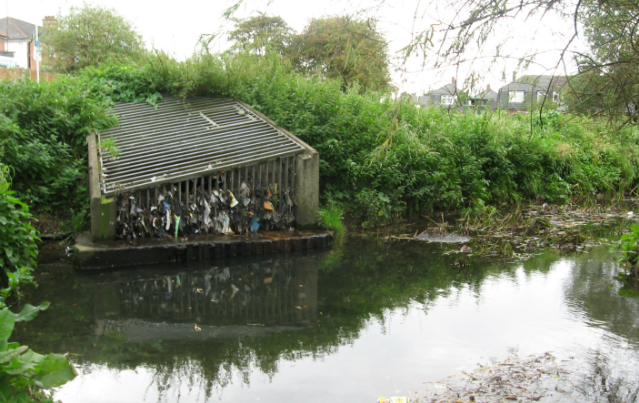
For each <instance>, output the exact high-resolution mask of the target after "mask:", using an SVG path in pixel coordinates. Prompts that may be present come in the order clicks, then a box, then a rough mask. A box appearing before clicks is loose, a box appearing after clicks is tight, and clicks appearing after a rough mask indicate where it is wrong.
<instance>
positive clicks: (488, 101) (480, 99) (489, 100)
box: [469, 84, 499, 110]
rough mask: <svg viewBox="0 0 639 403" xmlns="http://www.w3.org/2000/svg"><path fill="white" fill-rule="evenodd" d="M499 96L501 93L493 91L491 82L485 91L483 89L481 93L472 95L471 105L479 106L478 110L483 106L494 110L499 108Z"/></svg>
mask: <svg viewBox="0 0 639 403" xmlns="http://www.w3.org/2000/svg"><path fill="white" fill-rule="evenodd" d="M498 97H499V95H498V94H497V92H496V91H493V90H492V89H491V88H490V84H488V85H487V86H486V89H485V90H484V91H481V92H480V93H478V94H476V95H474V96H471V97H470V99H469V106H474V107H476V108H478V110H479V109H481V108H482V107H483V109H486V108H489V109H492V110H494V109H496V108H497V99H498Z"/></svg>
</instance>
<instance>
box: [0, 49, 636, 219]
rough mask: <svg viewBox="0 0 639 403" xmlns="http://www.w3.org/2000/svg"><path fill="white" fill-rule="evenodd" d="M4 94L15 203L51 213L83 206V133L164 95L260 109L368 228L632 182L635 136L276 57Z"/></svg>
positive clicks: (162, 63) (590, 194)
mask: <svg viewBox="0 0 639 403" xmlns="http://www.w3.org/2000/svg"><path fill="white" fill-rule="evenodd" d="M0 87H1V88H0V90H1V91H0V97H2V98H3V99H4V100H7V102H2V105H3V106H2V109H1V110H0V113H1V115H2V117H1V119H2V120H0V122H2V141H3V144H5V149H6V151H5V154H4V156H3V157H2V161H3V162H4V163H6V164H9V165H11V166H13V169H14V170H15V172H16V174H15V179H14V186H15V189H16V190H17V191H18V192H19V195H20V196H21V197H23V198H24V199H26V200H28V201H29V202H30V203H33V204H34V205H35V206H36V207H37V208H43V209H53V208H54V207H55V206H58V205H65V206H67V205H69V204H71V205H72V207H75V205H83V204H86V196H85V194H86V193H85V190H84V189H85V188H84V186H85V184H84V181H85V179H84V172H85V171H84V169H85V168H84V167H85V164H86V162H85V157H86V150H85V141H86V140H85V136H86V134H88V133H90V132H91V131H94V130H101V129H103V128H106V127H108V126H109V125H112V124H113V123H114V119H113V118H111V117H110V116H109V113H108V106H109V105H110V103H111V102H112V101H130V102H145V101H146V102H148V103H150V104H155V102H156V101H157V100H158V99H160V98H161V97H162V96H161V95H160V94H173V95H176V96H182V97H188V96H213V97H231V98H237V99H241V100H242V101H245V102H247V103H248V104H250V105H252V106H253V107H254V108H256V109H257V110H259V111H261V112H263V113H264V114H266V115H267V116H269V117H270V118H271V119H273V120H275V121H276V122H277V123H278V124H279V125H281V126H283V127H285V128H286V129H288V130H290V131H291V132H293V133H295V134H296V135H298V136H299V137H301V138H302V139H303V140H304V141H306V142H307V143H309V144H310V145H312V146H313V147H315V148H316V149H317V150H318V151H319V153H320V156H321V162H320V175H321V189H322V197H323V200H324V201H330V200H333V201H335V202H337V203H342V204H343V205H344V206H345V209H346V213H348V214H349V215H351V216H353V217H354V218H356V219H358V220H359V221H360V222H362V223H364V225H365V226H376V225H381V224H385V223H388V222H390V221H392V220H393V219H394V218H397V217H403V216H413V215H415V214H422V213H430V212H433V211H437V210H459V209H461V208H464V207H473V206H480V207H481V206H484V205H487V204H493V205H494V204H502V203H513V204H518V203H520V202H521V201H522V200H527V199H532V200H538V201H548V202H553V203H565V202H567V201H569V200H571V198H574V197H582V198H587V199H592V198H594V196H595V195H596V194H600V193H605V194H609V195H621V194H623V193H624V192H631V191H633V189H634V187H635V186H636V184H637V183H636V179H637V167H638V164H637V162H638V155H639V133H638V132H637V130H636V129H635V128H632V127H624V128H622V129H621V130H614V129H612V128H611V127H610V126H608V125H606V123H605V122H600V121H596V120H591V119H588V118H585V117H569V116H565V115H561V114H558V113H556V112H552V113H548V114H544V115H542V116H538V115H536V116H534V117H533V119H532V121H531V118H530V116H528V115H508V114H505V113H503V112H500V111H498V112H495V113H492V114H491V113H487V114H484V115H475V114H470V113H469V114H463V113H457V112H448V111H444V110H440V109H417V108H415V107H413V106H412V105H410V103H408V101H394V100H392V99H390V98H389V97H385V96H384V94H383V93H377V92H371V91H369V92H364V93H362V92H360V91H359V90H358V89H357V88H353V89H349V90H347V91H343V82H342V81H340V80H332V79H324V78H321V77H318V76H308V75H304V74H300V73H296V72H295V71H294V69H293V68H292V67H291V66H290V65H289V64H288V63H287V62H286V61H285V60H282V59H281V58H280V57H279V55H277V54H273V53H269V54H267V55H266V56H259V55H253V54H248V53H242V54H237V55H213V54H209V53H207V52H203V53H199V54H196V55H194V56H193V57H192V58H190V59H188V60H186V61H185V62H177V61H176V60H174V59H172V58H170V57H169V56H167V55H165V54H163V53H158V54H155V55H153V56H151V57H149V58H148V60H147V61H146V63H145V64H144V65H143V66H142V67H136V66H111V67H108V68H105V69H88V70H85V71H84V72H83V73H82V74H81V75H80V76H78V77H75V78H63V79H61V80H59V81H56V82H54V83H47V84H41V85H40V86H37V85H36V84H34V83H31V82H29V81H24V82H19V83H6V82H5V83H1V84H0ZM9 99H11V100H12V102H8V100H9ZM15 100H17V101H18V102H15ZM380 100H381V101H380ZM69 201H71V202H69Z"/></svg>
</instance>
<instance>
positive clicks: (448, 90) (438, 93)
mask: <svg viewBox="0 0 639 403" xmlns="http://www.w3.org/2000/svg"><path fill="white" fill-rule="evenodd" d="M413 103H414V104H415V105H419V106H421V107H424V106H427V105H439V106H441V107H444V108H451V107H453V106H458V105H459V91H458V90H457V81H456V80H455V77H453V79H452V82H451V84H446V85H444V86H443V87H441V88H438V89H436V90H433V91H430V92H429V93H427V94H424V95H421V96H416V95H415V96H413Z"/></svg>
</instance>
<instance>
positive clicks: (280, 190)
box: [277, 157, 282, 213]
mask: <svg viewBox="0 0 639 403" xmlns="http://www.w3.org/2000/svg"><path fill="white" fill-rule="evenodd" d="M279 162H280V169H279V179H278V182H279V183H278V189H277V203H278V206H279V210H280V213H281V212H282V158H281V157H280V159H279Z"/></svg>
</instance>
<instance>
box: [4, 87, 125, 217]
mask: <svg viewBox="0 0 639 403" xmlns="http://www.w3.org/2000/svg"><path fill="white" fill-rule="evenodd" d="M107 95H108V88H107V87H105V86H103V85H101V84H100V83H99V82H98V81H91V80H86V79H80V78H73V77H61V78H59V79H57V80H56V81H53V82H50V83H42V84H37V83H36V82H34V81H31V80H23V81H19V82H10V81H0V144H2V149H3V153H2V155H0V162H1V163H4V164H5V165H9V166H11V169H12V171H13V189H14V190H15V191H16V192H17V195H18V197H19V198H21V199H22V200H24V201H25V202H26V203H28V204H29V205H30V206H33V207H35V209H36V210H37V211H48V212H51V213H54V214H57V215H61V214H63V213H67V212H68V211H69V208H74V207H76V208H83V207H84V206H85V205H87V204H88V198H87V195H86V193H87V188H86V166H87V162H86V161H87V148H86V136H87V135H88V134H89V133H92V132H94V131H96V130H103V129H104V128H106V127H108V126H110V125H113V124H115V122H116V120H115V118H113V117H112V116H110V112H109V111H108V106H109V105H110V104H111V103H112V101H111V100H110V98H108V97H107Z"/></svg>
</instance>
